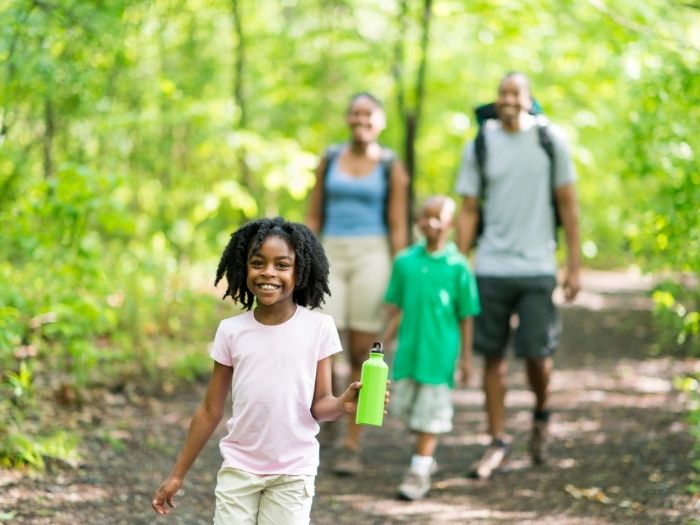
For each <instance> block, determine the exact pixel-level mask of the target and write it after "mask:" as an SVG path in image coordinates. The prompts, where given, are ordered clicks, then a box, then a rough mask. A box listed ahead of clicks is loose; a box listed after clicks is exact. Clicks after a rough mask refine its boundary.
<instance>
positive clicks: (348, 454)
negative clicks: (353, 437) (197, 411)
mask: <svg viewBox="0 0 700 525" xmlns="http://www.w3.org/2000/svg"><path fill="white" fill-rule="evenodd" d="M336 454H337V455H336V458H335V461H334V462H333V472H334V473H335V474H337V475H339V476H355V475H357V474H361V473H362V471H363V470H364V465H363V464H362V460H361V459H360V454H359V452H356V451H354V450H350V449H349V448H347V447H340V448H339V449H338V450H337V452H336Z"/></svg>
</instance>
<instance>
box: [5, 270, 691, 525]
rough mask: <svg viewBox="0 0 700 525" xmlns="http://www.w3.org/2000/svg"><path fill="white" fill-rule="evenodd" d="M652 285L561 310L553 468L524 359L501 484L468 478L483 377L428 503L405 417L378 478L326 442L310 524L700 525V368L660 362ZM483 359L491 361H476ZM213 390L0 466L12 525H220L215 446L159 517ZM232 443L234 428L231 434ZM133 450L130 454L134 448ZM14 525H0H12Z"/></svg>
mask: <svg viewBox="0 0 700 525" xmlns="http://www.w3.org/2000/svg"><path fill="white" fill-rule="evenodd" d="M645 286H647V283H645V282H643V281H639V280H638V279H634V278H630V277H629V276H625V275H621V274H601V273H595V274H593V273H590V274H587V275H586V276H585V280H584V291H583V293H582V294H581V297H580V300H579V301H578V302H577V304H576V305H574V306H567V307H563V308H562V318H563V322H564V330H565V332H564V338H563V341H562V345H561V348H560V350H559V352H558V354H557V358H556V372H555V376H554V380H553V396H552V405H553V408H554V410H555V412H556V413H555V416H554V419H553V421H552V433H553V437H554V439H555V442H554V444H553V446H552V449H551V456H552V458H551V461H550V463H549V464H548V465H546V466H542V467H533V466H531V465H530V462H529V459H528V456H527V453H526V442H527V436H528V431H529V424H530V407H531V404H532V396H531V394H530V392H529V391H528V390H527V389H526V386H525V381H524V376H523V373H522V368H521V365H520V363H519V362H516V361H512V362H511V372H510V383H511V389H510V391H509V394H508V398H507V404H508V407H509V412H508V421H507V428H508V432H509V434H510V436H511V438H512V439H511V454H510V456H509V462H508V465H507V467H506V468H505V469H503V471H501V472H499V473H497V474H496V475H495V476H494V478H493V479H492V480H490V481H475V480H470V479H467V478H466V477H465V473H466V471H467V469H468V466H469V464H470V463H471V462H472V461H474V460H475V459H476V458H477V457H478V456H479V453H480V451H481V447H482V446H483V445H484V444H485V443H486V442H487V440H488V438H487V436H486V434H485V425H484V416H483V413H482V410H481V404H482V394H481V392H480V391H479V389H478V383H479V380H478V377H479V374H480V370H477V371H475V374H474V378H473V380H472V381H471V385H472V386H471V387H470V388H468V389H465V390H458V391H455V394H454V399H455V404H456V406H455V409H456V412H455V430H454V431H453V432H452V433H451V434H450V435H448V436H446V437H445V438H444V439H443V440H442V442H441V445H440V447H439V450H438V453H437V461H438V464H439V465H440V470H439V472H438V473H437V474H436V475H435V477H434V482H433V488H432V491H431V495H430V497H429V498H428V499H426V500H423V501H420V502H413V503H407V502H402V501H398V500H396V499H395V490H396V485H397V483H398V481H399V480H400V478H401V475H402V473H403V471H404V469H405V467H406V464H407V461H408V459H409V457H410V454H411V444H412V441H411V439H410V438H409V437H408V436H407V435H406V434H405V433H404V431H403V429H402V427H401V426H400V425H399V424H397V423H396V422H395V421H392V420H388V421H387V422H386V423H385V426H384V427H383V428H381V429H372V430H370V431H368V432H367V434H366V439H365V443H366V447H365V449H364V451H363V457H364V460H365V461H366V464H367V469H366V472H365V474H364V475H363V476H361V477H358V478H337V477H335V476H333V475H332V474H331V473H330V471H329V466H330V460H331V459H332V451H331V449H330V448H328V447H327V448H324V449H323V451H322V457H321V463H322V466H321V469H320V472H319V476H318V479H317V497H316V500H315V504H314V510H313V513H312V523H314V524H317V525H342V524H346V523H347V524H355V523H366V524H376V525H379V524H393V523H397V524H401V523H406V524H408V523H410V524H426V525H427V524H448V523H475V524H484V525H486V524H489V525H491V524H493V525H495V524H542V523H546V524H557V525H569V524H586V525H612V524H615V525H619V524H630V525H632V524H634V525H638V524H644V525H653V524H676V523H678V524H681V523H691V522H692V520H693V519H698V518H700V511H699V510H698V509H697V508H696V507H695V506H694V505H695V503H696V502H695V501H694V500H693V498H691V496H689V495H688V494H687V492H686V486H687V485H688V483H689V474H690V472H691V465H690V459H689V453H690V448H691V445H692V440H691V438H690V437H689V435H688V432H687V430H688V429H687V427H686V425H685V424H684V422H683V419H684V410H685V406H684V402H685V400H684V399H683V397H682V396H681V395H679V394H678V393H677V392H676V391H674V389H673V387H672V383H671V381H672V378H673V377H674V376H675V375H677V374H681V373H684V372H688V371H691V370H697V369H698V366H700V363H698V361H693V360H677V359H670V358H652V357H650V355H651V350H652V346H653V343H654V341H653V331H652V329H651V314H650V311H649V304H648V301H647V300H646V299H645V298H644V296H643V294H642V293H641V292H642V291H643V289H644V288H645ZM476 363H478V360H476ZM201 392H202V387H201V386H196V387H193V388H192V390H191V391H187V392H178V393H177V394H175V395H173V396H172V397H171V398H165V399H164V398H161V399H149V398H140V397H138V396H121V395H120V396H109V397H108V398H107V399H106V402H107V403H106V407H105V414H104V417H103V418H102V422H101V425H100V426H96V427H95V428H94V430H93V431H92V432H91V433H90V434H89V436H88V438H87V439H86V442H85V449H84V451H83V456H84V459H83V463H82V465H81V467H80V468H79V469H77V470H69V469H68V470H67V469H54V470H53V471H50V472H48V473H47V474H45V475H43V476H41V477H38V478H34V479H31V478H27V477H22V476H20V475H19V474H17V473H10V472H6V471H0V516H3V515H4V516H9V515H12V514H13V513H14V517H12V518H7V517H6V518H5V522H4V523H8V524H29V523H31V524H36V525H41V524H46V525H48V524H51V525H63V524H66V525H67V524H71V525H73V524H76V523H78V524H129V525H140V524H150V523H171V524H180V525H184V524H187V525H197V524H209V523H211V512H212V508H213V484H214V477H215V473H216V471H217V469H218V466H219V464H220V457H219V454H218V450H217V446H216V440H212V441H211V442H210V443H209V444H208V446H207V448H206V449H205V451H204V452H203V453H202V455H201V456H200V458H199V459H198V461H197V463H196V464H195V466H194V467H193V469H192V471H191V473H190V475H189V477H188V480H187V481H186V486H185V488H184V490H183V491H182V493H181V494H180V495H179V499H178V500H177V501H178V509H177V510H176V511H175V512H174V513H173V514H171V515H170V516H169V517H167V518H162V517H156V516H155V515H154V514H153V513H152V511H151V510H150V507H149V501H150V496H151V494H152V492H153V490H154V489H155V487H156V486H157V485H158V483H159V482H160V480H161V479H162V477H163V476H164V475H165V474H166V473H167V471H168V469H169V468H170V466H171V464H172V461H173V458H174V456H175V454H176V451H177V447H179V445H180V443H181V440H182V437H183V433H184V431H185V429H186V427H187V424H188V421H189V417H190V416H191V414H192V412H193V410H194V407H195V405H196V403H197V402H198V399H199V396H200V395H201ZM218 435H220V434H218ZM120 443H121V445H120ZM2 519H3V518H2V517H0V522H2Z"/></svg>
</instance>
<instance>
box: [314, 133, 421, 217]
mask: <svg viewBox="0 0 700 525" xmlns="http://www.w3.org/2000/svg"><path fill="white" fill-rule="evenodd" d="M343 148H344V145H343V144H334V145H332V146H330V147H329V148H328V149H326V152H325V153H324V155H323V158H324V160H325V166H324V170H323V183H322V185H321V188H322V190H323V191H322V193H321V195H322V197H321V224H323V220H324V217H325V216H326V177H327V176H328V171H329V170H330V167H331V164H332V163H333V161H335V159H336V158H337V157H338V155H340V152H341V151H343ZM395 160H396V154H395V153H394V152H393V151H392V150H391V149H389V148H384V147H382V151H381V156H380V160H379V162H380V163H381V166H382V174H383V175H384V181H385V183H386V193H385V194H384V222H385V223H386V224H387V225H388V224H389V218H388V209H389V194H390V192H391V167H392V165H393V163H394V161H395ZM409 202H410V201H409ZM408 220H409V231H410V224H411V222H410V221H411V218H410V206H409V218H408Z"/></svg>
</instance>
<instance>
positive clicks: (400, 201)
mask: <svg viewBox="0 0 700 525" xmlns="http://www.w3.org/2000/svg"><path fill="white" fill-rule="evenodd" d="M408 206H409V204H408V174H407V173H406V169H405V168H404V167H403V164H401V162H399V161H398V160H396V161H394V162H393V163H392V165H391V185H390V189H389V203H388V210H387V219H388V223H389V244H390V247H391V255H392V256H393V255H396V254H397V253H398V252H399V251H401V250H403V249H404V248H405V247H406V245H408Z"/></svg>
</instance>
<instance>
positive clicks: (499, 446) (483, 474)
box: [469, 440, 508, 479]
mask: <svg viewBox="0 0 700 525" xmlns="http://www.w3.org/2000/svg"><path fill="white" fill-rule="evenodd" d="M507 452H508V448H507V447H506V444H505V443H503V442H502V441H500V440H494V441H492V442H491V444H490V445H489V446H488V447H486V450H485V451H484V455H483V456H482V457H481V459H480V460H479V461H477V462H476V463H474V465H472V469H471V471H470V472H469V477H470V478H475V479H488V478H490V477H491V474H493V471H494V470H496V469H498V467H500V466H501V464H502V463H503V460H504V459H505V457H506V453H507Z"/></svg>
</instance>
